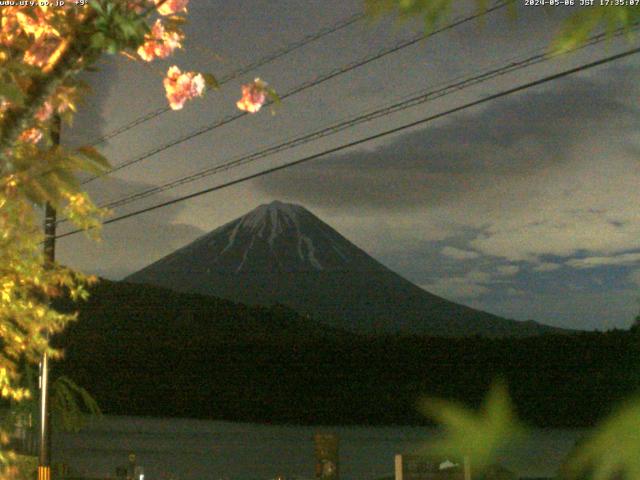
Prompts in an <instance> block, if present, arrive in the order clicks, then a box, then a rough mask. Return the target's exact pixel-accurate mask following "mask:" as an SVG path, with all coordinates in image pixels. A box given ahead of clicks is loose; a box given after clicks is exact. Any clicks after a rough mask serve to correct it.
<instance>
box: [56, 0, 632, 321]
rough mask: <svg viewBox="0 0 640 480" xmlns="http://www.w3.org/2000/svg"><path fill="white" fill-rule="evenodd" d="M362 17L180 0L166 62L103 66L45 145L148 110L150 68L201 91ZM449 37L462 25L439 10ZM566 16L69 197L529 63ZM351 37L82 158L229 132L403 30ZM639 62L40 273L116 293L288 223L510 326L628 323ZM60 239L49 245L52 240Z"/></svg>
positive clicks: (382, 125)
mask: <svg viewBox="0 0 640 480" xmlns="http://www.w3.org/2000/svg"><path fill="white" fill-rule="evenodd" d="M362 8H363V4H362V0H318V1H315V0H304V1H302V0H298V1H296V0H238V1H235V2H223V1H210V0H191V2H190V12H189V13H190V15H189V17H190V23H189V24H188V25H187V28H186V32H187V41H186V45H185V48H184V49H183V51H181V52H180V53H178V54H177V55H176V56H175V57H173V58H172V59H171V60H170V61H169V62H159V63H153V64H150V65H149V64H143V63H140V62H133V61H131V60H128V59H125V58H112V57H110V58H108V59H106V60H105V61H104V62H102V63H101V65H100V66H99V67H100V68H99V71H98V72H95V73H91V74H88V75H87V76H86V78H85V80H86V81H87V82H88V83H89V84H90V85H91V87H92V90H93V92H92V93H91V94H90V95H89V96H88V97H87V98H86V103H85V105H84V106H83V107H82V108H81V110H80V113H79V115H78V117H77V118H76V121H75V123H74V125H73V127H71V128H66V129H64V130H63V135H62V137H63V142H64V143H66V144H69V145H81V144H86V143H90V142H92V141H94V140H95V139H97V138H99V137H100V136H102V135H104V134H108V133H110V132H113V131H114V130H116V129H117V128H119V127H121V126H122V125H126V124H128V123H129V122H131V121H133V120H135V119H136V118H138V117H140V116H141V115H144V114H147V113H149V112H153V111H155V110H157V109H158V108H162V107H164V106H165V105H166V100H165V99H164V96H163V95H164V91H163V87H162V75H163V73H164V72H165V71H166V69H167V68H168V66H169V65H171V64H174V63H175V64H177V65H179V66H180V67H181V68H182V69H183V70H185V69H186V70H195V71H206V72H211V73H213V74H215V75H216V76H218V77H219V78H221V77H224V76H226V75H228V74H230V73H231V72H233V71H235V70H237V69H238V68H241V67H243V66H245V65H247V64H251V63H253V62H255V61H257V60H258V59H260V58H262V57H264V56H265V55H269V54H271V53H273V52H275V51H278V50H280V49H282V48H284V47H286V46H287V45H290V44H292V43H293V42H297V41H299V40H300V39H302V38H305V37H306V36H308V35H312V34H314V33H316V32H318V31H320V30H322V29H325V28H330V27H331V26H333V25H335V24H337V23H339V22H342V21H344V20H345V19H348V18H350V17H352V16H353V15H355V14H358V13H359V12H361V11H362ZM457 8H458V11H457V12H454V13H453V16H452V17H451V19H450V21H452V20H454V19H456V18H457V16H458V15H461V16H466V15H469V14H470V13H473V11H474V8H475V7H474V6H473V5H466V4H459V6H458V7H457ZM576 11H577V10H575V9H571V8H570V7H562V8H556V9H547V8H541V7H524V6H520V7H519V8H518V10H517V15H516V17H515V18H513V17H512V16H510V15H509V14H508V13H507V12H506V10H504V9H503V10H499V11H496V12H492V13H490V14H487V15H485V16H484V17H483V21H482V22H478V21H475V22H468V23H465V24H463V25H461V26H459V27H457V28H452V29H449V30H447V31H446V32H443V33H441V34H438V35H435V36H432V37H430V38H427V39H425V40H423V41H420V42H418V43H416V44H415V45H413V46H411V47H408V48H404V49H401V50H399V51H398V52H395V53H394V54H391V55H387V56H385V57H384V58H381V59H379V60H376V61H373V62H370V63H368V64H367V65H365V66H362V67H359V68H356V69H354V70H352V71H350V72H348V73H346V74H342V75H337V76H336V77H335V78H332V79H331V80H329V81H326V82H322V83H321V84H320V85H318V86H316V87H313V88H308V89H306V90H305V91H303V92H301V93H299V94H296V95H291V96H288V97H287V98H286V99H285V100H284V101H283V102H282V104H281V105H279V106H278V107H277V108H276V109H275V111H274V112H272V111H270V109H267V108H265V109H263V111H261V112H260V113H258V114H256V115H252V116H249V115H247V116H244V117H242V118H239V119H237V120H235V121H231V122H228V123H227V124H226V125H224V126H222V127H218V128H213V129H211V130H210V131H207V132H206V133H203V134H201V135H198V136H196V137H194V138H192V139H190V140H188V141H184V142H181V143H179V144H177V145H175V146H173V147H171V148H168V149H166V150H164V151H163V152H161V153H158V154H155V155H151V156H150V157H149V158H147V159H145V160H143V161H140V162H137V163H135V164H134V165H132V166H131V167H128V168H123V169H121V170H118V171H117V172H115V173H113V174H112V175H110V176H109V177H108V178H103V179H99V180H95V181H93V182H90V183H89V184H87V188H88V190H89V192H90V193H91V194H92V196H93V198H94V199H95V200H96V201H97V202H98V203H105V202H110V201H113V200H116V199H119V198H122V197H123V196H126V195H129V194H131V193H136V192H139V191H143V190H145V189H147V188H150V187H153V186H157V185H161V184H163V183H165V182H168V181H171V180H173V179H176V178H180V177H183V176H186V175H189V174H192V173H195V172H199V171H202V170H203V169H206V168H210V167H212V166H215V165H218V164H221V163H223V162H227V161H229V160H233V159H236V158H240V157H241V156H243V155H247V154H251V153H253V152H256V151H259V150H261V149H264V148H265V147H268V146H271V145H276V144H279V143H280V142H283V141H286V140H289V139H292V138H295V137H298V136H300V135H303V134H305V133H309V132H312V131H314V130H317V129H320V128H323V127H326V126H329V125H332V124H334V123H336V122H338V121H341V120H345V119H349V118H353V117H355V116H357V115H361V114H363V113H366V112H369V111H372V110H375V109H377V108H380V107H384V106H388V105H392V104H394V103H396V102H398V101H399V100H401V99H405V98H408V97H409V96H412V95H415V94H417V93H419V92H428V91H432V90H434V89H437V88H441V87H443V86H447V85H451V84H452V83H455V82H456V81H459V80H460V79H466V78H469V77H471V76H473V75H477V74H479V73H482V72H485V71H487V70H490V69H492V68H496V67H499V66H502V65H505V64H507V63H509V62H514V61H517V60H519V59H522V58H526V57H528V56H531V55H534V54H536V53H543V52H545V51H546V49H547V48H548V45H549V42H550V41H552V39H553V38H554V37H555V35H556V34H557V31H558V28H559V27H560V26H561V25H562V22H563V21H564V19H565V18H566V17H567V16H568V15H570V14H572V13H575V12H576ZM421 28H422V25H421V24H420V22H418V21H416V22H411V21H409V22H406V23H399V22H397V21H394V20H393V19H391V18H389V19H383V20H380V21H378V22H371V21H360V22H356V23H355V24H353V25H351V26H349V27H348V28H344V29H341V30H340V31H338V32H335V33H333V34H331V35H327V36H326V37H323V38H322V39H320V40H318V41H316V42H314V43H311V44H309V45H306V46H305V47H303V48H301V49H299V50H297V51H295V52H293V53H291V54H288V55H285V56H283V57H281V58H279V59H278V60H276V61H274V62H270V63H268V64H266V65H263V66H262V67H260V68H258V69H257V70H255V71H251V72H248V73H247V74H244V75H241V76H240V77H239V78H237V79H235V80H233V81H230V82H228V83H227V84H225V85H223V86H222V88H221V89H220V90H219V91H214V92H209V93H207V96H206V97H205V98H204V99H201V100H196V101H194V102H192V103H189V104H188V105H187V106H186V107H185V108H184V109H183V110H181V111H177V112H167V113H164V114H162V115H158V116H156V117H154V118H153V119H151V120H149V121H147V122H144V123H142V124H140V125H138V126H136V127H135V128H131V129H129V130H127V131H126V132H124V133H122V134H120V135H117V136H115V137H113V138H111V139H109V140H108V141H107V142H103V143H101V144H100V145H99V146H98V147H99V149H100V150H101V151H102V152H103V153H104V154H105V155H106V156H107V157H108V158H109V159H110V160H111V162H112V164H113V165H118V164H120V163H123V162H128V161H131V160H134V159H136V158H138V157H141V156H143V155H144V154H145V153H147V152H149V151H151V150H153V149H155V148H157V147H158V146H160V145H163V144H166V143H168V142H172V141H175V140H177V139H180V138H182V137H184V136H185V135H188V134H190V133H191V132H194V131H196V130H199V129H201V128H202V127H204V126H208V125H213V124H215V123H216V122H219V121H220V120H222V119H226V118H228V117H229V116H230V115H234V114H235V113H236V112H237V110H236V109H235V101H236V100H237V99H238V98H239V94H240V86H241V84H242V83H246V82H248V81H251V80H252V79H253V78H254V77H257V76H259V77H260V78H263V79H264V80H266V81H268V82H269V84H270V85H271V86H273V87H274V88H275V89H276V91H278V93H279V94H280V95H284V94H286V93H287V92H289V91H291V90H292V89H295V88H296V87H297V86H299V85H302V84H305V83H307V82H310V81H313V80H315V79H317V78H319V77H322V76H323V75H326V74H327V73H329V72H332V71H335V70H337V69H340V68H343V67H344V66H345V65H350V64H353V63H354V62H356V61H359V60H361V59H363V58H367V57H369V56H371V55H373V54H375V53H376V52H380V51H381V50H383V49H386V48H389V47H391V46H393V45H395V44H397V43H398V42H400V41H402V40H404V39H408V38H411V37H413V36H414V35H416V34H418V33H420V32H421ZM633 46H637V40H634V41H627V40H624V39H613V40H609V41H607V42H602V43H599V44H597V45H593V46H590V47H587V48H584V49H582V50H580V51H579V52H576V53H574V54H571V55H568V56H564V57H561V58H556V59H551V60H548V61H545V62H541V63H539V64H536V65H532V66H529V67H527V68H523V69H518V70H516V71H514V72H512V73H509V74H507V75H503V76H500V77H498V78H494V79H490V80H488V81H486V82H483V83H479V84H477V85H475V86H472V87H469V88H465V89H461V90H457V91H454V92H452V93H450V94H448V95H445V96H442V97H440V98H437V99H435V100H433V101H429V102H426V103H424V104H422V105H418V106H415V107H413V108H410V109H406V110H403V111H400V112H396V113H393V114H391V115H388V116H384V117H382V118H379V119H376V120H373V121H370V122H366V123H363V124H360V125H358V126H356V127H353V128H350V129H347V130H344V131H342V132H339V133H336V134H334V135H331V136H327V137H324V138H321V139H318V140H315V141H313V142H309V143H307V144H305V145H301V146H297V147H295V148H291V149H289V150H286V151H282V152H279V153H276V154H273V155H270V156H268V157H266V158H261V159H258V160H256V161H254V162H252V163H250V164H247V165H244V166H242V167H239V168H234V169H230V170H227V171H225V172H222V173H219V174H216V175H212V176H209V177H207V178H203V179H200V180H198V181H195V182H191V183H188V184H185V185H181V186H179V187H178V188H175V189H171V190H166V191H164V192H162V193H160V194H157V195H154V196H151V197H148V198H145V199H143V200H141V201H138V202H135V203H131V204H128V205H126V206H123V207H120V208H116V209H114V211H113V215H120V214H123V213H127V212H131V211H134V210H137V209H140V208H143V207H147V206H150V205H153V204H156V203H160V202H162V201H167V200H170V199H172V198H176V197H179V196H181V195H185V194H188V193H192V192H196V191H198V190H201V189H204V188H207V187H212V186H214V185H218V184H220V183H224V182H226V181H230V180H233V179H236V178H240V177H242V176H244V175H248V174H251V173H255V172H259V171H261V170H264V169H265V168H270V167H273V166H277V165H283V164H285V163H287V162H291V161H294V160H297V159H299V158H302V157H305V156H308V155H312V154H316V153H320V152H323V151H325V150H327V149H330V148H333V147H337V146H339V145H342V144H344V143H348V142H351V141H354V140H357V139H360V138H364V137H367V136H370V135H373V134H375V133H378V132H382V131H384V130H388V129H391V128H394V127H398V126H400V125H403V124H406V123H410V122H412V121H416V120H418V119H421V118H425V117H427V116H430V115H434V114H437V113H440V112H445V111H447V110H449V109H452V108H455V107H458V106H461V105H464V104H466V103H469V102H472V101H474V100H477V99H480V98H483V97H486V96H488V95H491V94H493V93H496V92H499V91H502V90H505V89H508V88H511V87H514V86H516V85H520V84H524V83H527V82H530V81H533V80H536V79H538V78H542V77H544V76H546V75H550V74H552V73H554V72H559V71H562V70H564V69H567V68H571V67H574V66H578V65H581V64H584V63H588V62H590V61H594V60H596V59H599V58H604V57H607V56H610V55H613V54H615V53H617V52H621V51H624V50H627V49H630V48H632V47H633ZM639 76H640V58H639V57H638V56H631V57H627V58H626V59H624V60H620V61H616V62H612V63H609V64H607V65H606V66H601V67H597V68H594V69H591V70H587V71H583V72H580V73H578V74H575V75H572V76H569V77H565V78H563V79H561V80H557V81H553V82H550V83H547V84H545V85H541V86H538V87H535V88H530V89H527V90H524V91H522V92H519V93H517V94H514V95H510V96H507V97H503V98H501V99H497V100H493V101H490V102H486V103H484V104H482V105H479V106H476V107H473V108H468V109H465V110H462V111H459V112H457V113H455V114H452V115H446V116H443V117H442V118H439V119H437V120H435V121H430V122H428V123H425V124H423V125H421V126H419V127H415V128H412V129H408V130H404V131H402V132H400V133H397V134H394V135H390V136H385V137H383V138H380V139H377V140H375V141H372V142H368V143H365V144H362V145H359V146H357V147H354V148H351V149H347V150H342V151H340V152H338V153H336V154H332V155H326V156H323V157H321V158H319V159H316V160H314V161H312V162H308V163H305V164H302V165H299V166H296V167H292V168H288V169H285V170H281V171H279V172H277V173H274V174H271V175H267V176H263V177H260V178H258V179H255V180H251V181H248V182H243V183H240V184H238V185H235V186H233V187H230V188H225V189H222V190H219V191H216V192H214V193H210V194H207V195H203V196H200V197H197V198H194V199H191V200H189V201H186V202H181V203H177V204H174V205H172V206H169V207H166V208H162V209H158V210H155V211H153V212H149V213H146V214H143V215H139V216H136V217H134V218H131V219H128V220H124V221H121V222H117V223H114V224H111V225H107V226H105V227H104V230H103V234H102V237H103V239H102V241H101V242H100V243H98V244H95V243H93V242H91V241H89V240H86V239H85V238H83V236H81V235H74V236H70V237H65V238H63V239H61V240H60V241H59V243H58V260H59V261H60V262H62V263H65V264H68V265H71V266H74V267H77V268H79V269H81V270H83V271H86V272H90V273H97V274H99V275H102V276H104V277H106V278H110V279H116V280H117V279H121V278H122V277H124V276H125V275H127V274H130V273H132V272H134V271H136V270H138V269H140V268H142V267H144V266H146V265H148V264H149V263H151V262H153V261H155V260H157V259H159V258H161V257H163V256H164V255H167V254H168V253H170V252H172V251H173V250H175V249H177V248H179V247H181V246H183V245H186V244H187V243H189V242H191V241H193V240H194V239H196V238H197V237H199V236H200V235H202V234H204V233H206V232H209V231H211V230H213V229H214V228H216V227H218V226H220V225H222V224H223V223H226V222H228V221H230V220H233V219H234V218H236V217H238V216H240V215H243V214H245V213H246V212H248V211H249V210H251V209H253V208H255V207H256V206H258V205H260V204H262V203H266V202H270V201H272V200H276V199H277V200H282V201H289V202H294V203H299V204H301V205H304V206H305V207H306V208H308V209H309V210H311V211H312V212H313V213H315V214H316V215H317V216H318V217H320V218H321V219H322V220H324V221H325V222H327V223H328V224H329V225H331V226H332V227H334V228H335V229H337V230H338V231H339V232H340V233H342V234H343V235H344V236H346V237H347V238H348V239H350V240H351V241H353V242H354V243H355V244H356V245H358V246H359V247H361V248H362V249H364V250H365V251H367V252H368V253H369V254H370V255H372V256H373V257H374V258H376V259H377V260H379V261H380V262H382V263H383V264H385V265H386V266H388V267H389V268H391V269H393V270H395V271H396V272H398V273H399V274H401V275H403V276H404V277H406V278H408V279H409V280H411V281H412V282H414V283H416V284H417V285H419V286H421V287H422V288H424V289H426V290H428V291H430V292H432V293H435V294H438V295H441V296H443V297H445V298H447V299H450V300H453V301H456V302H459V303H463V304H466V305H470V306H473V307H475V308H479V309H482V310H486V311H489V312H491V313H495V314H498V315H502V316H505V317H507V318H513V319H517V320H528V319H534V320H537V321H540V322H543V323H547V324H550V325H555V326H561V327H568V328H579V329H598V330H608V329H612V328H627V327H628V326H629V325H630V324H631V322H632V321H633V318H634V317H635V316H636V314H637V313H638V312H639V311H640V212H639V211H638V205H640V189H638V185H639V184H640V183H639V181H640V165H639V163H638V153H639V152H640V130H639V123H638V119H639V114H640V111H639V110H638V97H639V93H640V84H639V83H638V82H637V79H638V78H639ZM69 228H70V227H69V226H68V225H62V226H61V228H60V231H61V232H65V231H68V229H69Z"/></svg>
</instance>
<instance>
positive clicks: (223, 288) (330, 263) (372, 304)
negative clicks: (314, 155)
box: [126, 201, 552, 336]
mask: <svg viewBox="0 0 640 480" xmlns="http://www.w3.org/2000/svg"><path fill="white" fill-rule="evenodd" d="M126 280H127V281H129V282H135V283H147V284H152V285H158V286H161V287H167V288H171V289H173V290H177V291H182V292H188V293H200V294H205V295H214V296H218V297H223V298H227V299H230V300H234V301H239V302H242V303H247V304H252V305H267V304H275V303H280V304H284V305H287V306H289V307H291V308H293V309H295V310H297V311H298V312H300V313H303V314H305V315H308V316H310V317H312V318H314V319H316V320H318V321H320V322H323V323H325V324H328V325H331V326H333V327H340V328H346V329H349V330H352V331H356V332H361V333H370V334H375V333H406V334H426V335H445V336H465V335H475V334H480V335H490V336H510V335H513V336H526V335H536V334H539V333H542V332H544V331H547V330H549V331H550V330H552V329H551V328H550V327H544V326H542V325H540V324H537V323H535V322H516V321H513V320H507V319H504V318H500V317H497V316H495V315H492V314H489V313H486V312H482V311H478V310H474V309H472V308H469V307H465V306H463V305H459V304H456V303H453V302H450V301H448V300H445V299H443V298H441V297H438V296H436V295H433V294H431V293H429V292H426V291H425V290H422V289H421V288H419V287H417V286H416V285H414V284H413V283H411V282H409V281H408V280H406V279H404V278H402V277H401V276H400V275H398V274H396V273H395V272H393V271H391V270H389V269H388V268H386V267H385V266H384V265H382V264H381V263H379V262H377V261H376V260H374V259H373V258H372V257H370V256H369V255H368V254H367V253H365V252H364V251H363V250H361V249H359V248H358V247H356V246H355V245H354V244H352V243H351V242H350V241H349V240H347V239H346V238H344V237H343V236H342V235H340V234H339V233H338V232H337V231H335V230H334V229H333V228H331V227H330V226H329V225H327V224H326V223H324V222H323V221H322V220H320V219H319V218H317V217H316V216H315V215H313V214H312V213H311V212H309V211H308V210H307V209H306V208H304V207H302V206H300V205H295V204H290V203H283V202H278V201H275V202H272V203H270V204H265V205H261V206H259V207H257V208H256V209H254V210H252V211H251V212H249V213H247V214H246V215H244V216H242V217H240V218H238V219H236V220H233V221H231V222H229V223H227V224H225V225H223V226H221V227H219V228H217V229H215V230H213V231H212V232H210V233H208V234H206V235H204V236H202V237H200V238H199V239H197V240H195V241H194V242H193V243H191V244H189V245H187V246H185V247H183V248H181V249H179V250H176V251H175V252H173V253H171V254H169V255H167V256H166V257H164V258H162V259H160V260H158V261H157V262H155V263H153V264H151V265H149V266H148V267H145V268H143V269H142V270H140V271H138V272H136V273H134V274H132V275H130V276H129V277H127V278H126Z"/></svg>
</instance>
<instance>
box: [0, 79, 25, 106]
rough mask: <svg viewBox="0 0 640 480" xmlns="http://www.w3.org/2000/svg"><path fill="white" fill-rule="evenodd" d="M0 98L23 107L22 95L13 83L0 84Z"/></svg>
mask: <svg viewBox="0 0 640 480" xmlns="http://www.w3.org/2000/svg"><path fill="white" fill-rule="evenodd" d="M0 97H4V98H5V99H6V100H7V101H9V102H12V103H15V104H16V105H18V106H22V105H24V94H23V93H22V90H20V87H18V86H17V85H16V84H14V83H5V82H2V83H0Z"/></svg>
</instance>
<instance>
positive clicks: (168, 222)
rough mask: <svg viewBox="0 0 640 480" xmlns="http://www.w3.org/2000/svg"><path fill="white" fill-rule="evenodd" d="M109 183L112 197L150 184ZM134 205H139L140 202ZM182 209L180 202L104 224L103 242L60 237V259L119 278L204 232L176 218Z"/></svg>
mask: <svg viewBox="0 0 640 480" xmlns="http://www.w3.org/2000/svg"><path fill="white" fill-rule="evenodd" d="M106 182H108V185H109V191H110V193H111V194H112V195H113V197H112V198H119V197H121V196H124V195H125V194H127V193H130V192H131V191H138V190H144V189H145V188H148V186H149V185H144V184H141V183H132V182H123V181H121V180H116V179H109V180H107V181H106ZM168 198H169V197H168V196H167V195H160V196H154V197H153V201H154V202H159V201H163V200H167V199H168ZM134 205H135V206H136V207H139V205H138V204H134ZM182 208H183V206H181V205H180V204H177V205H173V206H169V207H165V208H162V209H159V210H155V211H152V212H149V213H146V214H142V215H138V216H136V217H133V218H130V219H128V220H124V221H122V222H117V223H114V224H111V225H105V226H104V228H103V230H102V235H101V237H102V240H101V241H100V242H94V241H92V240H89V239H87V238H86V237H85V236H84V235H82V234H76V235H72V236H68V237H64V238H61V239H60V240H58V242H57V245H56V254H57V257H58V261H59V262H61V263H63V264H65V265H68V266H72V267H75V268H76V269H78V270H80V271H83V272H86V273H92V274H97V275H101V276H104V277H106V278H109V279H112V280H118V279H120V278H122V277H123V276H125V275H127V274H129V273H132V272H134V271H135V270H138V269H140V268H142V267H144V266H146V265H148V264H149V263H152V262H154V261H155V260H158V259H159V258H161V257H162V256H164V255H167V254H168V253H171V252H172V251H173V250H175V249H177V248H179V247H181V246H183V245H185V244H186V243H188V242H190V241H192V240H195V238H197V237H199V236H200V235H202V234H203V233H204V232H203V231H202V230H200V229H198V228H196V227H194V226H192V225H188V224H185V223H180V222H179V221H176V217H177V216H178V215H179V213H180V212H181V210H182ZM117 213H122V211H119V212H117ZM68 228H70V226H68V224H65V228H60V233H63V232H64V231H68Z"/></svg>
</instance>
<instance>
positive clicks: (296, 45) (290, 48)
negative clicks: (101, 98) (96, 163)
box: [90, 13, 364, 146]
mask: <svg viewBox="0 0 640 480" xmlns="http://www.w3.org/2000/svg"><path fill="white" fill-rule="evenodd" d="M363 18H364V14H363V13H358V14H356V15H353V16H351V17H349V18H347V19H346V20H343V21H341V22H339V23H337V24H335V25H332V26H330V27H327V28H323V29H322V30H319V31H317V32H316V33H313V34H311V35H307V36H305V37H303V38H301V39H300V40H298V41H296V42H293V43H291V44H289V45H287V46H285V47H284V48H282V49H280V50H276V51H275V52H273V53H271V54H269V55H266V56H264V57H262V58H260V59H259V60H256V61H255V62H253V63H250V64H248V65H245V66H244V67H242V68H240V69H238V70H236V71H234V72H231V73H230V74H228V75H226V76H224V77H222V78H221V79H220V80H219V82H218V85H220V86H222V85H224V84H225V83H228V82H230V81H232V80H235V79H236V78H238V77H240V76H242V75H245V74H247V73H249V72H250V71H252V70H255V69H256V68H259V67H262V66H263V65H266V64H267V63H271V62H274V61H276V60H278V59H280V58H282V57H284V56H286V55H288V54H289V53H291V52H294V51H295V50H298V49H300V48H302V47H304V46H306V45H308V44H310V43H313V42H315V41H317V40H319V39H321V38H322V37H326V36H327V35H331V34H332V33H335V32H338V31H340V30H342V29H344V28H347V27H349V26H351V25H353V24H355V23H357V22H359V21H360V20H362V19H363ZM169 110H171V109H170V108H169V107H162V108H158V109H157V110H154V111H152V112H149V113H147V114H146V115H143V116H141V117H138V118H136V119H135V120H133V121H132V122H129V123H127V124H126V125H123V126H121V127H119V128H117V129H115V130H113V131H111V132H109V133H106V134H105V135H103V136H102V137H99V138H97V139H95V140H94V141H93V142H91V144H90V145H92V146H96V145H99V144H101V143H103V142H105V141H107V140H110V139H112V138H114V137H117V136H118V135H120V134H122V133H124V132H126V131H128V130H131V129H132V128H134V127H137V126H138V125H140V124H142V123H145V122H148V121H149V120H152V119H154V118H156V117H158V116H160V115H162V114H163V113H166V112H168V111H169Z"/></svg>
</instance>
